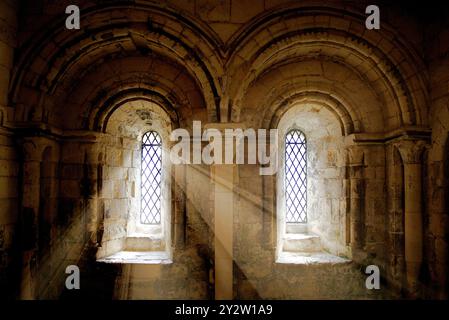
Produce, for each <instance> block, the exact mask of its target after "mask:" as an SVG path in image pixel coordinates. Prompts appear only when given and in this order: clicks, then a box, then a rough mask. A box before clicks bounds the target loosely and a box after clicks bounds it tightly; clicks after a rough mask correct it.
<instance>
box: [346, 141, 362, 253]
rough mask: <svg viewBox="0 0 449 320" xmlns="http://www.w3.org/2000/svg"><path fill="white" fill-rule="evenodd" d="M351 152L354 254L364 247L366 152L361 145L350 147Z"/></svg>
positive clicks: (350, 202) (350, 240) (351, 209)
mask: <svg viewBox="0 0 449 320" xmlns="http://www.w3.org/2000/svg"><path fill="white" fill-rule="evenodd" d="M348 152H349V234H350V235H349V242H350V246H351V250H352V253H353V255H354V254H356V253H357V252H358V251H360V249H362V248H363V243H364V239H363V238H364V236H363V222H364V221H363V198H364V181H363V165H364V163H363V162H364V153H363V149H362V147H361V146H357V145H353V146H349V147H348Z"/></svg>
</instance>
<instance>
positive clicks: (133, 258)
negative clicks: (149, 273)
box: [97, 251, 173, 264]
mask: <svg viewBox="0 0 449 320" xmlns="http://www.w3.org/2000/svg"><path fill="white" fill-rule="evenodd" d="M97 262H102V263H123V264H170V263H173V261H172V259H171V257H170V255H169V254H168V253H167V252H165V251H142V252H135V251H120V252H117V253H115V254H113V255H110V256H108V257H106V258H103V259H99V260H97Z"/></svg>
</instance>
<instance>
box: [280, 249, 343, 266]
mask: <svg viewBox="0 0 449 320" xmlns="http://www.w3.org/2000/svg"><path fill="white" fill-rule="evenodd" d="M276 263H282V264H308V265H311V264H317V265H319V264H321V265H322V264H331V265H335V264H346V263H351V260H349V259H345V258H341V257H338V256H334V255H332V254H329V253H326V252H313V253H309V252H282V253H281V254H280V255H279V257H278V258H277V259H276Z"/></svg>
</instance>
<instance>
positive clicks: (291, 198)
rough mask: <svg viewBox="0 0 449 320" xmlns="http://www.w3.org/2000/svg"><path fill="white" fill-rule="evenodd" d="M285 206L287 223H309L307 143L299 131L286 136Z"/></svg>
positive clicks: (293, 131)
mask: <svg viewBox="0 0 449 320" xmlns="http://www.w3.org/2000/svg"><path fill="white" fill-rule="evenodd" d="M284 184H285V185H284V186H285V202H286V203H285V204H286V206H285V207H286V222H287V223H306V222H307V142H306V136H305V135H304V133H302V132H301V131H299V130H292V131H290V132H289V133H287V135H286V136H285V181H284Z"/></svg>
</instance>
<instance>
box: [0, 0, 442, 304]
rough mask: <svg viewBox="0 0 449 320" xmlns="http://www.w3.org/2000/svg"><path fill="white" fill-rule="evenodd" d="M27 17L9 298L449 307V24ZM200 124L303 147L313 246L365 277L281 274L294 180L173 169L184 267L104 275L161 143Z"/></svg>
mask: <svg viewBox="0 0 449 320" xmlns="http://www.w3.org/2000/svg"><path fill="white" fill-rule="evenodd" d="M17 3H18V2H17V1H12V0H3V1H1V4H0V295H2V296H3V295H5V296H8V297H20V298H24V299H42V298H72V297H78V298H79V297H93V298H95V297H102V298H117V299H164V298H167V299H189V298H195V299H213V298H228V299H231V298H237V299H259V298H273V299H282V298H285V299H299V298H314V299H315V298H323V299H334V298H348V299H359V298H362V299H364V298H391V297H393V298H408V297H412V298H416V297H424V298H428V297H430V298H447V295H448V277H447V275H446V274H447V271H448V266H449V263H448V261H449V255H448V246H449V244H448V230H449V228H448V224H449V221H448V207H449V204H448V200H447V199H449V196H448V192H449V191H448V189H449V167H448V157H449V142H448V141H449V125H448V123H449V74H448V72H447V70H449V58H448V53H449V41H448V38H449V33H448V31H446V30H448V29H449V28H448V25H447V21H446V20H447V13H448V12H447V8H446V7H444V6H442V7H441V8H440V7H438V6H436V7H432V8H431V10H428V9H422V10H421V8H419V9H418V8H415V7H413V6H412V5H410V6H406V5H404V7H402V4H401V5H400V4H397V3H393V2H391V3H386V2H382V6H381V7H382V13H381V19H382V24H381V25H382V27H381V30H379V31H373V30H371V31H368V30H366V29H365V26H364V19H365V18H366V15H365V8H366V5H368V4H370V3H369V2H368V1H353V2H352V1H339V0H335V1H327V2H325V3H324V2H320V1H301V2H298V1H287V0H285V1H284V0H252V1H232V0H222V1H215V0H192V1H184V0H170V1H166V2H164V4H161V2H160V1H150V0H148V1H137V2H133V4H132V5H128V4H126V3H125V2H123V1H107V3H106V2H104V1H93V0H80V1H78V5H79V6H80V7H82V8H83V9H85V10H84V11H83V12H85V13H86V14H85V15H83V16H82V23H81V24H82V28H83V30H81V31H75V30H73V31H68V30H66V29H65V28H64V23H63V22H64V17H65V16H64V10H65V7H66V5H68V4H71V3H70V1H68V0H67V1H44V0H42V1H37V0H29V1H22V2H21V6H22V7H21V8H20V10H18V8H17ZM430 7H431V6H430ZM342 10H345V11H346V13H342ZM432 10H433V11H432ZM17 12H19V14H20V15H19V17H16V15H17ZM17 18H18V19H19V22H20V23H19V24H18V25H17ZM16 29H18V30H16ZM86 30H89V32H86ZM156 109H157V110H159V111H156ZM158 112H160V113H158ZM162 113H163V114H164V116H161V114H162ZM285 119H287V120H285ZM193 120H201V121H202V122H203V125H205V124H207V125H209V126H210V127H217V128H219V129H220V130H223V129H224V128H236V127H237V128H254V129H259V128H264V129H270V128H278V127H280V128H281V129H282V130H284V131H285V130H287V129H289V128H292V127H297V128H299V129H302V130H304V131H305V133H306V134H307V136H308V137H309V147H310V148H309V153H310V154H309V168H308V169H309V178H310V179H309V184H308V187H309V189H310V192H309V195H310V201H309V205H308V210H309V213H310V227H311V230H312V231H313V232H315V233H317V234H318V235H319V236H320V238H321V241H322V244H323V248H324V249H325V250H326V252H328V253H331V254H333V255H334V256H340V257H344V258H348V259H350V260H351V261H350V262H349V261H348V262H346V263H338V264H332V263H321V264H320V263H318V264H293V263H287V264H281V263H276V250H277V249H278V247H279V242H278V237H279V228H278V226H279V219H278V218H279V217H280V216H281V215H282V207H280V206H279V204H280V203H282V197H280V195H282V188H281V187H280V185H281V182H282V172H278V173H277V175H276V176H265V177H263V176H260V175H259V169H260V167H259V166H258V165H250V164H248V165H246V164H245V165H236V166H221V165H218V166H206V165H179V166H172V167H170V168H168V167H167V168H166V169H167V172H168V173H169V174H170V177H169V178H167V179H166V180H165V183H166V189H165V190H164V191H166V192H165V194H164V196H165V198H164V199H165V200H166V201H167V205H166V207H167V210H166V211H167V212H168V213H169V214H167V215H166V218H167V221H166V226H167V228H168V229H167V232H166V235H167V236H168V239H167V242H166V245H167V246H168V249H170V251H171V254H172V260H173V263H171V264H167V265H130V264H124V265H106V264H104V263H100V262H97V259H98V258H104V257H105V256H108V255H110V254H112V253H115V252H118V251H121V250H123V249H125V248H126V237H127V236H128V233H129V231H130V229H132V228H133V227H132V224H130V223H129V221H130V218H132V217H133V216H136V215H138V208H139V201H140V195H139V185H140V183H139V174H140V170H139V162H140V151H139V144H140V140H139V139H140V137H141V135H142V133H143V132H145V130H149V129H151V128H153V129H162V131H163V133H161V134H162V135H163V140H165V141H167V140H168V134H169V132H170V131H171V130H172V129H174V128H185V129H187V130H191V129H192V128H191V126H192V121H193ZM282 130H281V131H282ZM162 131H161V132H162ZM283 133H285V132H281V134H280V136H281V137H282V136H283ZM280 140H281V142H282V139H280ZM169 146H170V145H169V144H167V148H168V147H169ZM280 151H281V154H282V149H280ZM281 160H282V157H281ZM130 225H131V227H130ZM69 264H75V265H78V266H79V267H80V268H81V271H82V277H83V278H82V279H85V280H83V281H84V282H83V284H85V286H83V290H81V291H80V292H68V291H67V290H64V279H65V273H64V270H65V267H66V266H67V265H69ZM368 264H375V265H378V266H379V267H380V270H381V275H382V286H383V288H384V290H382V291H381V292H375V291H368V290H366V289H365V287H364V279H365V274H364V272H363V271H364V267H365V266H366V265H368ZM4 288H5V290H3V289H4Z"/></svg>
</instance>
